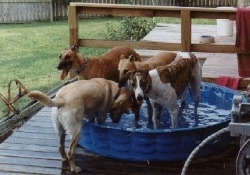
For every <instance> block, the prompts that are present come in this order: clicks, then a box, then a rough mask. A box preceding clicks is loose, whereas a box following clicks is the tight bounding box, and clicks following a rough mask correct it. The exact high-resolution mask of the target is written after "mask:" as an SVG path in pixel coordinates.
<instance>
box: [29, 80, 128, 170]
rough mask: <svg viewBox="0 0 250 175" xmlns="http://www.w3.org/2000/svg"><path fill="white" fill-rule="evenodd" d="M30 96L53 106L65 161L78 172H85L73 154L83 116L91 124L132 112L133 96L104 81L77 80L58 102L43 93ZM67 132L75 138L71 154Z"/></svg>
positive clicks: (61, 91)
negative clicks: (66, 149) (78, 165)
mask: <svg viewBox="0 0 250 175" xmlns="http://www.w3.org/2000/svg"><path fill="white" fill-rule="evenodd" d="M28 96H29V97H30V98H33V99H35V100H38V101H40V102H41V103H43V104H44V105H46V106H49V107H53V108H52V121H53V124H54V127H55V130H56V132H57V133H58V136H59V140H60V141H59V147H58V148H59V152H60V153H61V156H62V160H63V161H66V160H68V161H69V164H70V169H71V171H74V172H79V171H81V169H80V168H79V167H76V166H75V162H74V158H73V153H74V150H75V147H76V145H77V143H78V140H79V138H80V133H81V129H82V123H83V122H82V119H83V117H87V118H88V119H89V120H91V121H94V119H95V117H97V120H98V122H99V123H103V122H104V121H105V119H106V114H107V113H108V112H109V111H110V117H111V118H112V119H113V120H115V118H117V116H118V118H119V117H120V115H122V113H128V112H129V111H130V100H131V97H130V93H129V92H128V91H127V90H126V89H124V88H121V89H120V88H118V84H117V83H115V82H113V81H110V80H106V79H103V78H94V79H91V80H79V81H75V82H73V83H71V84H68V85H66V86H64V87H62V88H61V89H60V90H59V91H58V92H57V94H56V97H55V98H54V99H50V98H49V97H48V96H46V95H45V94H43V93H42V92H39V91H32V92H30V93H29V94H28ZM66 132H67V133H68V134H69V135H70V138H71V140H70V145H69V149H68V152H67V155H66V153H65V145H64V140H65V134H66Z"/></svg>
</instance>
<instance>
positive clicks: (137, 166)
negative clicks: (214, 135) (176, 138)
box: [0, 107, 239, 175]
mask: <svg viewBox="0 0 250 175" xmlns="http://www.w3.org/2000/svg"><path fill="white" fill-rule="evenodd" d="M50 116H51V110H50V108H47V107H44V108H42V109H41V110H40V111H39V112H38V113H37V114H36V115H34V116H33V117H32V118H31V119H30V120H29V121H28V122H26V123H25V124H24V125H23V126H22V127H21V128H19V129H18V130H17V131H15V132H14V134H13V135H12V136H11V137H9V138H8V139H7V140H5V141H4V142H3V143H2V144H0V174H4V175H8V174H12V175H19V174H46V175H48V174H55V175H56V174H57V175H58V174H65V175H66V174H67V173H68V165H67V164H62V162H61V157H60V154H59V152H58V150H57V144H58V137H57V135H56V134H55V131H54V128H53V126H52V122H51V118H50ZM68 144H69V139H68V138H67V139H66V145H67V146H68ZM238 150H239V147H238V142H232V144H231V145H230V146H228V148H227V149H225V151H223V152H221V153H220V154H216V155H211V156H208V157H205V158H200V159H197V160H194V161H193V162H192V164H191V166H190V167H189V168H188V171H187V172H188V174H190V175H200V174H202V175H206V174H207V175H210V174H213V175H222V174H227V175H234V174H235V160H236V156H237V152H238ZM76 164H77V165H78V166H80V167H81V168H82V172H81V173H79V174H84V175H94V174H95V175H97V174H98V175H136V174H138V175H139V174H143V175H177V174H180V172H181V170H182V166H183V165H184V162H128V161H122V160H117V159H110V158H104V157H100V156H98V155H94V154H92V153H88V152H87V151H85V150H84V149H82V148H80V147H78V148H77V150H76Z"/></svg>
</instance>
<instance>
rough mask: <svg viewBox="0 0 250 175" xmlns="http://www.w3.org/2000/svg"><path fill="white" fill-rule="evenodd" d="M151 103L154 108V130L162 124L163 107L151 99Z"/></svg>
mask: <svg viewBox="0 0 250 175" xmlns="http://www.w3.org/2000/svg"><path fill="white" fill-rule="evenodd" d="M150 102H151V104H152V106H153V122H154V128H155V129H157V128H160V124H161V111H162V106H161V105H160V104H158V103H155V101H154V100H151V99H150Z"/></svg>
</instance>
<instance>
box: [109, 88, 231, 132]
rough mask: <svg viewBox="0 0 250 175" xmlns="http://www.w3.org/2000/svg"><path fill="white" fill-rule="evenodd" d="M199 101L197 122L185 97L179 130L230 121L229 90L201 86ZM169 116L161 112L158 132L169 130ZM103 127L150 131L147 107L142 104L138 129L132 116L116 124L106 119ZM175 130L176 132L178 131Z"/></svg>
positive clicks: (123, 117) (191, 105)
mask: <svg viewBox="0 0 250 175" xmlns="http://www.w3.org/2000/svg"><path fill="white" fill-rule="evenodd" d="M201 94H202V95H201V96H202V97H201V101H200V104H199V108H198V121H196V120H195V117H194V110H193V108H194V105H193V100H192V97H191V95H190V93H188V94H187V97H186V107H185V110H184V111H183V112H181V113H180V115H179V128H178V129H184V128H189V129H191V128H196V127H204V126H207V125H214V124H218V123H221V122H225V121H229V120H230V112H231V107H232V98H233V93H232V92H231V91H230V90H226V91H225V90H223V91H222V90H221V88H218V86H211V87H210V86H209V87H207V86H205V85H203V86H202V89H201ZM170 124H171V122H170V115H169V113H168V111H167V110H166V109H164V110H163V111H162V115H161V127H160V128H159V129H158V130H167V129H170ZM104 127H112V128H119V129H124V130H137V131H138V130H143V131H146V130H152V129H153V128H148V127H147V106H146V103H145V102H144V103H143V105H142V107H141V110H140V120H139V127H138V126H137V127H136V126H135V124H134V114H133V113H131V114H123V116H122V118H121V121H120V122H119V123H118V124H115V123H112V121H111V119H110V118H109V117H108V118H107V120H106V122H105V124H104ZM178 129H177V130H178Z"/></svg>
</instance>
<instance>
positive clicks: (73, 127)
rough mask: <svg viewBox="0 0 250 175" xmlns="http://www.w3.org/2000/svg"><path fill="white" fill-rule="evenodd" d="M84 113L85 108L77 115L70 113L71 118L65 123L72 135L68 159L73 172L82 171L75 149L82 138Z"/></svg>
mask: <svg viewBox="0 0 250 175" xmlns="http://www.w3.org/2000/svg"><path fill="white" fill-rule="evenodd" d="M83 115H84V109H81V110H79V111H78V112H77V113H76V114H75V115H70V116H69V117H71V118H70V120H69V121H67V122H66V123H64V124H65V126H66V128H67V132H68V133H69V134H70V136H71V137H70V138H71V139H70V145H69V149H68V152H67V156H68V161H69V165H70V170H71V172H75V173H78V172H80V171H81V168H80V167H77V166H76V165H75V161H74V151H75V147H76V145H77V143H78V141H79V139H80V134H81V130H82V118H83Z"/></svg>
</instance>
